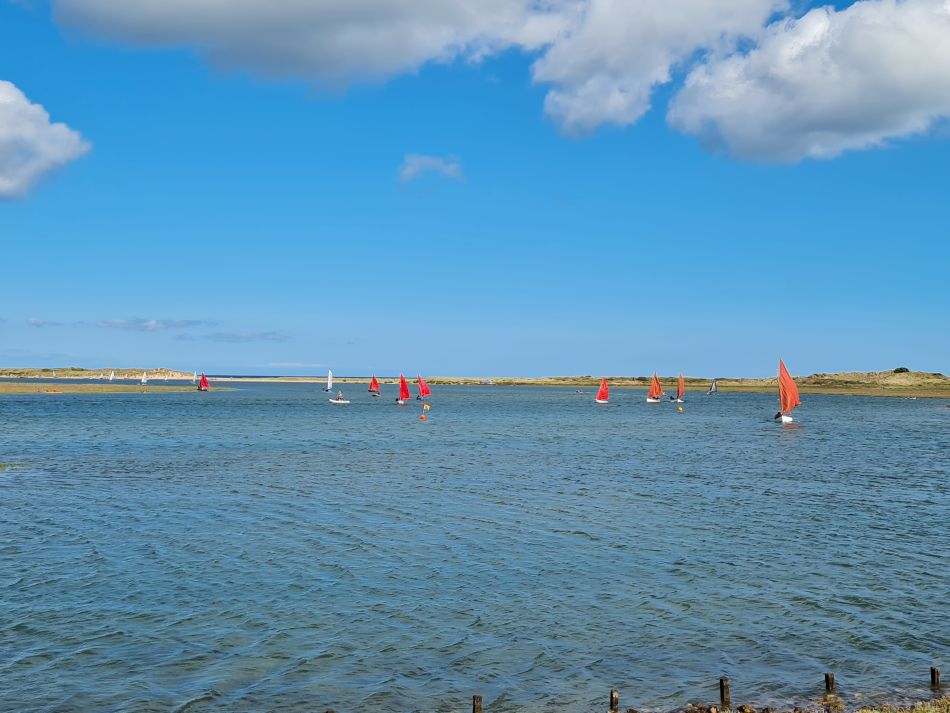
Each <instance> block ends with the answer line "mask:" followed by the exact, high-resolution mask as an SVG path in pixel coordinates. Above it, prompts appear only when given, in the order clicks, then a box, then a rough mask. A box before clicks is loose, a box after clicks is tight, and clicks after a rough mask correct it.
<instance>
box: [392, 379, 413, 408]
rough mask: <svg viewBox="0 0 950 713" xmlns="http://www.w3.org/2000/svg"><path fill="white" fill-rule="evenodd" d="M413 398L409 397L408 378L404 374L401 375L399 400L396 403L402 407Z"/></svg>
mask: <svg viewBox="0 0 950 713" xmlns="http://www.w3.org/2000/svg"><path fill="white" fill-rule="evenodd" d="M410 398H411V397H410V396H409V384H407V383H406V377H405V376H403V375H402V374H400V375H399V398H397V399H396V403H397V404H399V405H400V406H403V405H404V404H405V403H406V401H408V400H409V399H410Z"/></svg>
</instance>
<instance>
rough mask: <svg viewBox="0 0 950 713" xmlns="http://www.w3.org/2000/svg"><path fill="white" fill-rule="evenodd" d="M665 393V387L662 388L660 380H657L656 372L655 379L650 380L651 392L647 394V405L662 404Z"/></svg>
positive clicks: (654, 373)
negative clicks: (661, 400)
mask: <svg viewBox="0 0 950 713" xmlns="http://www.w3.org/2000/svg"><path fill="white" fill-rule="evenodd" d="M663 393H664V392H663V387H662V386H660V380H659V379H658V378H657V375H656V372H655V371H654V372H653V379H651V380H650V391H649V393H647V403H648V404H658V403H660V397H661V396H663Z"/></svg>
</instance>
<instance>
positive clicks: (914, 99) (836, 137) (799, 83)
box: [669, 0, 950, 161]
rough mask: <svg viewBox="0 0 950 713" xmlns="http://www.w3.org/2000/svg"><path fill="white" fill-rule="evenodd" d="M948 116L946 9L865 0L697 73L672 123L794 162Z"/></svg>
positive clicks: (794, 23)
mask: <svg viewBox="0 0 950 713" xmlns="http://www.w3.org/2000/svg"><path fill="white" fill-rule="evenodd" d="M946 117H950V2H946V1H945V0H903V1H901V2H897V1H895V0H861V1H859V2H856V3H854V4H853V5H851V6H849V7H847V8H845V9H844V10H840V11H836V10H834V9H833V8H830V7H823V8H817V9H814V10H811V11H810V12H808V13H807V14H805V15H804V16H803V17H802V18H800V19H798V20H783V21H781V22H777V23H774V24H772V25H771V26H770V27H769V28H768V30H767V32H766V33H765V35H764V37H763V38H762V40H761V42H760V43H759V44H758V46H757V47H755V48H754V49H752V50H751V51H749V52H748V53H745V54H736V55H733V56H729V57H722V58H719V59H717V60H715V61H711V62H709V63H708V64H703V65H699V66H697V67H696V68H694V69H693V71H692V72H691V73H690V74H689V76H688V77H687V79H686V82H685V86H684V87H683V89H682V90H681V91H680V93H679V94H678V95H677V96H676V98H675V100H674V101H673V104H672V106H671V108H670V112H669V122H670V124H671V125H672V126H673V127H674V128H676V129H679V130H681V131H686V132H689V133H692V134H696V135H697V136H698V137H700V139H701V140H702V141H703V142H705V143H706V144H708V145H711V146H713V147H719V148H724V149H726V150H728V151H729V152H731V153H732V154H734V155H736V156H739V157H741V158H746V159H753V160H765V161H797V160H800V159H802V158H806V157H813V158H829V157H833V156H837V155H838V154H840V153H842V152H843V151H847V150H849V149H863V148H867V147H872V146H879V145H881V144H884V143H886V142H887V140H888V139H893V138H898V137H902V136H909V135H912V134H919V133H922V132H925V131H927V130H928V129H929V128H930V127H931V126H932V125H933V124H934V122H935V121H937V120H939V119H941V118H946Z"/></svg>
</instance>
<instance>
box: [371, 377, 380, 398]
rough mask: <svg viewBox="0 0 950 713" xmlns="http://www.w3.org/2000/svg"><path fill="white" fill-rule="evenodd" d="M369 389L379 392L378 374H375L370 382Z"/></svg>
mask: <svg viewBox="0 0 950 713" xmlns="http://www.w3.org/2000/svg"><path fill="white" fill-rule="evenodd" d="M369 390H370V391H375V392H377V393H379V382H378V381H376V374H373V380H372V381H370V382H369Z"/></svg>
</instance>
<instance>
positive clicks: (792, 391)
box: [775, 359, 802, 423]
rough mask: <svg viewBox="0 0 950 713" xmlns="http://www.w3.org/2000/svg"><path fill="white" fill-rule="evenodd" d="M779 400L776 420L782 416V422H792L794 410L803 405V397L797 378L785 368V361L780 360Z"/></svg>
mask: <svg viewBox="0 0 950 713" xmlns="http://www.w3.org/2000/svg"><path fill="white" fill-rule="evenodd" d="M778 401H779V409H780V410H779V412H778V413H777V414H775V420H776V421H778V420H779V419H780V418H781V421H782V423H791V422H792V420H793V419H792V411H793V410H794V409H795V407H796V406H801V405H802V402H801V399H799V398H798V387H797V386H796V385H795V380H794V379H793V378H792V375H791V374H789V373H788V369H786V368H785V362H783V361H782V360H781V359H779V360H778Z"/></svg>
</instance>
